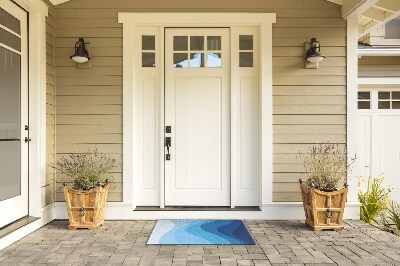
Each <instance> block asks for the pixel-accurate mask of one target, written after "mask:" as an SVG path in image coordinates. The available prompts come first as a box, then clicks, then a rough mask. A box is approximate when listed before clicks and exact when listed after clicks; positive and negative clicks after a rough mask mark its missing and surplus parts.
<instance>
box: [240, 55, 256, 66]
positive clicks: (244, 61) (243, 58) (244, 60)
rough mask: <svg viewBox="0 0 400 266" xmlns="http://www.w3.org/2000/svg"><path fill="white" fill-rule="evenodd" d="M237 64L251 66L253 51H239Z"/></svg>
mask: <svg viewBox="0 0 400 266" xmlns="http://www.w3.org/2000/svg"><path fill="white" fill-rule="evenodd" d="M239 66H240V67H253V53H252V52H240V53H239Z"/></svg>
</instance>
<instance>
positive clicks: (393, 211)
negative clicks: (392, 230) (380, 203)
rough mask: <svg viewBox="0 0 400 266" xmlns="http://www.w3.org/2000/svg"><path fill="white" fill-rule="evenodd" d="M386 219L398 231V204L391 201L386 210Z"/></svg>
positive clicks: (399, 227)
mask: <svg viewBox="0 0 400 266" xmlns="http://www.w3.org/2000/svg"><path fill="white" fill-rule="evenodd" d="M387 212H388V218H389V220H390V221H391V222H392V223H393V225H394V226H396V228H397V229H399V230H400V204H399V203H397V202H395V201H392V204H391V206H390V208H389V209H388V211H387Z"/></svg>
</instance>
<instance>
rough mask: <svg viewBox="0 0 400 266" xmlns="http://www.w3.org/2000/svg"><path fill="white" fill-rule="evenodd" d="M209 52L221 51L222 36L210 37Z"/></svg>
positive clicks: (208, 42)
mask: <svg viewBox="0 0 400 266" xmlns="http://www.w3.org/2000/svg"><path fill="white" fill-rule="evenodd" d="M207 50H209V51H210V50H221V36H208V37H207Z"/></svg>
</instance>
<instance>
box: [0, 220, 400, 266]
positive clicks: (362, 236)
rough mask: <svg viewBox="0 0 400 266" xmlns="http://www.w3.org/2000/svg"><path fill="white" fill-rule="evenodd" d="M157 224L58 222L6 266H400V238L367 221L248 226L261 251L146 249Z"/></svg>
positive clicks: (2, 255)
mask: <svg viewBox="0 0 400 266" xmlns="http://www.w3.org/2000/svg"><path fill="white" fill-rule="evenodd" d="M154 224H155V222H154V221H107V222H106V223H105V225H104V226H102V227H101V228H100V229H98V230H95V231H88V230H78V231H69V230H67V229H66V227H67V222H66V221H54V222H52V223H50V224H48V225H46V226H45V227H43V228H41V229H39V230H38V231H36V232H34V233H33V234H31V235H29V236H27V237H25V238H24V239H22V240H20V241H18V242H17V243H15V244H13V245H11V246H10V247H8V248H6V249H4V250H1V251H0V265H13V266H16V265H18V266H19V265H35V264H40V265H43V264H62V265H121V264H126V265H138V264H139V265H400V237H397V236H395V235H392V234H389V233H386V232H383V231H380V230H379V229H376V228H375V227H373V226H370V225H367V224H365V223H363V222H361V221H346V222H345V230H343V231H342V232H334V231H323V232H312V231H310V230H309V229H308V228H307V227H305V226H304V225H303V224H302V222H300V221H245V224H246V226H247V228H248V229H249V231H250V233H251V235H252V236H253V238H254V240H256V242H257V245H254V246H228V245H226V246H224V245H221V246H216V245H209V246H207V245H205V246H201V245H190V246H188V245H179V246H178V245H177V246H173V245H170V246H168V245H164V246H159V245H154V246H146V241H147V238H148V237H149V235H150V233H151V231H152V229H153V227H154Z"/></svg>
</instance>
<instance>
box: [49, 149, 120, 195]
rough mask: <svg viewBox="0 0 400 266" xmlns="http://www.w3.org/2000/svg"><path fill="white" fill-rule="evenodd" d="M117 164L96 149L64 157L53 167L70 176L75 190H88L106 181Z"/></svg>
mask: <svg viewBox="0 0 400 266" xmlns="http://www.w3.org/2000/svg"><path fill="white" fill-rule="evenodd" d="M115 162H116V161H115V159H112V158H110V157H109V156H106V155H104V154H101V153H99V151H98V150H97V148H95V149H94V150H88V151H87V152H84V153H70V154H69V155H68V156H67V157H64V156H63V157H61V158H60V159H59V160H58V161H57V162H56V164H55V166H52V167H53V168H54V169H56V170H57V171H60V172H61V173H62V174H65V175H66V176H68V177H69V179H70V181H72V182H74V188H76V189H84V190H88V189H91V188H94V187H96V186H97V185H98V184H99V183H101V182H102V181H104V180H105V178H106V175H108V173H109V171H110V170H111V169H112V168H113V167H114V166H115Z"/></svg>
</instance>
